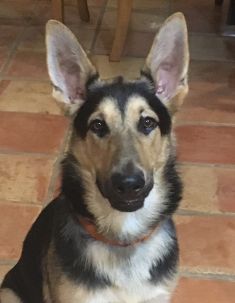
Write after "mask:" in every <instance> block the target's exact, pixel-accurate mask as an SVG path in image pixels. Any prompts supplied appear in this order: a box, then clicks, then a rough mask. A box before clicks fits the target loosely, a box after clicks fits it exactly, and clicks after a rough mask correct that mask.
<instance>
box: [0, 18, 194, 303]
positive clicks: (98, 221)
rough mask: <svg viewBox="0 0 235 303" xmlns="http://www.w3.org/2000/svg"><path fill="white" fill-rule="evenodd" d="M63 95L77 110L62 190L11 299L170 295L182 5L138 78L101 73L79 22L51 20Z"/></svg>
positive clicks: (16, 275) (9, 280)
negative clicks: (77, 30) (74, 29)
mask: <svg viewBox="0 0 235 303" xmlns="http://www.w3.org/2000/svg"><path fill="white" fill-rule="evenodd" d="M46 42H47V59H48V69H49V74H50V77H51V80H52V83H53V85H54V95H55V97H56V98H57V99H59V100H60V101H63V102H65V103H67V105H68V106H69V107H70V108H71V109H72V110H73V111H74V110H75V109H76V116H75V119H74V135H73V137H72V140H71V144H70V149H69V152H68V155H67V156H66V157H65V159H64V161H63V163H62V171H63V180H62V191H61V194H60V195H59V197H58V198H56V199H55V200H54V201H52V202H51V203H50V204H49V205H48V206H47V207H46V208H45V209H44V210H43V211H42V213H41V214H40V216H39V217H38V219H37V220H36V222H35V223H34V224H33V226H32V228H31V230H30V231H29V233H28V235H27V237H26V239H25V241H24V246H23V252H22V255H21V258H20V260H19V262H18V263H17V264H16V266H15V267H14V268H13V269H12V270H11V271H10V272H9V273H8V274H7V275H6V277H5V279H4V280H3V283H2V286H1V294H0V298H1V303H19V302H23V303H119V302H120V303H121V302H126V303H135V302H136V303H137V302H146V303H147V302H149V303H150V302H159V303H166V302H169V299H170V296H171V293H172V291H173V289H174V287H175V284H176V280H177V260H178V246H177V240H176V233H175V229H174V224H173V222H172V219H171V216H172V214H173V213H174V211H175V210H176V208H177V206H178V203H179V201H180V198H181V183H180V179H179V177H178V175H177V172H176V169H175V149H174V136H173V133H172V117H173V115H174V113H175V112H176V111H177V109H178V108H179V106H180V105H181V104H182V101H183V98H184V96H185V94H186V93H187V89H188V86H187V71H188V61H189V54H188V40H187V29H186V24H185V20H184V17H183V15H182V14H180V13H177V14H174V15H173V16H171V17H170V18H168V19H167V20H166V22H165V23H164V24H163V26H162V27H161V28H160V30H159V32H158V34H157V35H156V38H155V40H154V42H153V46H152V48H151V51H150V53H149V55H148V57H147V60H146V64H145V67H144V69H143V71H142V72H141V76H140V79H139V80H137V81H125V80H124V79H123V78H122V77H119V78H117V79H114V80H112V81H103V80H101V79H100V78H99V75H98V73H97V72H96V70H95V68H94V66H93V65H92V64H91V62H90V61H89V60H88V58H87V56H86V54H85V52H84V51H83V49H82V47H81V46H80V45H79V44H78V42H77V41H76V39H75V37H74V36H73V34H72V33H71V32H70V31H69V30H68V29H67V28H66V27H65V26H64V25H62V24H60V23H59V22H57V21H49V22H48V24H47V37H46Z"/></svg>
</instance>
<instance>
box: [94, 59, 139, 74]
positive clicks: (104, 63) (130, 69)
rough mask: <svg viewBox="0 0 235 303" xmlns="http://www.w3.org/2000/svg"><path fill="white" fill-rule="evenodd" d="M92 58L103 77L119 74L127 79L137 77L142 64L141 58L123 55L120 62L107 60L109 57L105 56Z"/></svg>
mask: <svg viewBox="0 0 235 303" xmlns="http://www.w3.org/2000/svg"><path fill="white" fill-rule="evenodd" d="M92 60H93V62H94V63H95V65H96V67H97V69H98V71H99V72H100V75H101V77H102V78H104V79H107V78H114V77H117V76H120V75H122V76H124V77H126V78H129V79H134V78H137V77H139V72H140V69H141V67H142V66H143V64H144V61H143V59H138V58H127V57H124V58H123V59H122V60H121V61H120V62H109V57H107V56H93V57H92Z"/></svg>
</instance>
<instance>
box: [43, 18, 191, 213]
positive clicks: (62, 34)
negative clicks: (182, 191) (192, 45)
mask: <svg viewBox="0 0 235 303" xmlns="http://www.w3.org/2000/svg"><path fill="white" fill-rule="evenodd" d="M47 54H48V56H47V58H48V68H49V74H50V77H51V80H52V83H53V85H54V96H55V97H56V98H57V99H58V100H59V101H62V102H64V103H66V104H68V106H70V108H73V109H74V108H76V117H75V120H74V127H75V135H74V137H73V141H72V145H71V153H72V154H73V156H74V157H75V158H76V159H77V161H78V163H79V170H80V173H81V174H82V175H83V179H84V180H86V187H87V188H86V189H87V192H89V191H90V192H93V195H96V199H94V200H96V201H97V203H99V202H98V201H99V199H97V195H98V194H97V191H98V192H99V195H101V196H102V197H104V198H105V199H106V200H107V201H108V203H110V205H111V207H112V208H114V209H116V210H118V211H121V212H134V211H136V210H138V209H141V208H142V207H143V205H144V201H145V198H146V197H147V196H148V195H149V193H150V191H151V190H152V188H153V186H154V184H155V183H156V182H157V180H156V178H155V175H156V172H157V171H158V170H159V169H160V168H161V167H163V166H164V164H165V163H166V162H167V160H168V158H169V157H170V154H171V119H172V116H173V114H174V113H175V112H176V111H177V109H178V107H179V106H180V105H181V103H182V100H183V97H184V95H185V94H186V92H187V70H188V60H189V55H188V43H187V30H186V25H185V21H184V17H183V16H182V15H181V14H175V15H173V16H172V17H170V18H168V19H167V21H166V22H165V23H164V24H163V26H162V27H161V29H160V30H159V32H158V34H157V35H156V37H155V40H154V42H153V46H152V48H151V51H150V53H149V55H148V57H147V60H146V64H145V67H144V69H143V72H142V73H141V77H140V79H139V80H137V81H125V80H123V79H122V77H119V78H117V79H114V80H112V81H103V80H101V79H99V77H98V74H97V72H96V69H95V67H94V66H93V65H92V64H91V62H90V61H89V60H88V58H87V56H86V54H85V52H84V51H83V49H82V48H81V46H80V45H79V44H78V42H77V41H76V39H75V37H74V36H73V34H72V33H71V32H70V31H69V30H68V29H67V28H66V27H65V26H63V25H62V24H60V23H58V22H56V21H49V23H48V25H47ZM94 192H96V194H94ZM92 203H94V202H92ZM90 209H92V206H91V207H90Z"/></svg>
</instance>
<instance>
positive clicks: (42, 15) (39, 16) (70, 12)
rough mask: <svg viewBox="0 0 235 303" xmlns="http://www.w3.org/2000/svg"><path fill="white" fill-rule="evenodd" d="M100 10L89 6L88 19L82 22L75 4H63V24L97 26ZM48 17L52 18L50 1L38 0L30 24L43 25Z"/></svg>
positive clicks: (81, 27) (86, 26) (82, 27)
mask: <svg viewBox="0 0 235 303" xmlns="http://www.w3.org/2000/svg"><path fill="white" fill-rule="evenodd" d="M100 12H101V10H100V8H99V7H89V13H90V21H89V22H84V21H82V20H81V19H80V17H79V14H78V8H77V7H76V6H74V5H73V6H70V5H68V6H67V5H66V6H64V19H65V24H66V25H71V24H76V25H77V26H78V27H79V28H80V29H85V28H86V29H89V28H90V29H91V28H92V29H94V28H95V27H96V26H97V22H98V19H99V15H100ZM49 19H52V13H51V2H48V1H40V2H39V3H38V6H37V9H36V11H35V13H34V14H33V15H32V20H31V24H33V25H43V26H44V25H45V24H46V22H47V21H48V20H49Z"/></svg>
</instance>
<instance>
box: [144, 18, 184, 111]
mask: <svg viewBox="0 0 235 303" xmlns="http://www.w3.org/2000/svg"><path fill="white" fill-rule="evenodd" d="M188 65H189V51H188V34H187V27H186V22H185V18H184V16H183V14H181V13H176V14H174V15H172V16H170V17H169V18H168V19H167V20H166V21H165V22H164V24H163V25H162V27H161V28H160V30H159V32H158V33H157V35H156V36H155V38H154V42H153V45H152V48H151V50H150V53H149V55H148V57H147V59H146V64H145V69H146V71H147V72H150V74H151V76H152V78H153V81H154V85H155V92H156V96H157V97H158V98H159V99H160V100H161V101H162V102H163V103H164V104H165V105H166V106H167V107H168V108H169V109H170V111H171V112H174V111H176V110H177V107H178V106H179V105H181V103H182V101H183V100H182V99H183V98H182V92H183V91H184V92H185V93H186V92H187V89H188V86H187V72H188ZM176 96H180V99H181V100H179V99H178V98H176ZM176 103H177V104H176Z"/></svg>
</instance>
